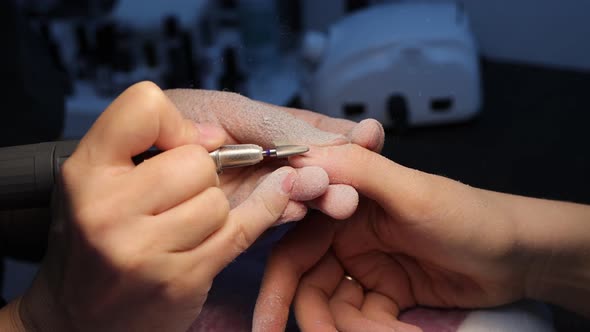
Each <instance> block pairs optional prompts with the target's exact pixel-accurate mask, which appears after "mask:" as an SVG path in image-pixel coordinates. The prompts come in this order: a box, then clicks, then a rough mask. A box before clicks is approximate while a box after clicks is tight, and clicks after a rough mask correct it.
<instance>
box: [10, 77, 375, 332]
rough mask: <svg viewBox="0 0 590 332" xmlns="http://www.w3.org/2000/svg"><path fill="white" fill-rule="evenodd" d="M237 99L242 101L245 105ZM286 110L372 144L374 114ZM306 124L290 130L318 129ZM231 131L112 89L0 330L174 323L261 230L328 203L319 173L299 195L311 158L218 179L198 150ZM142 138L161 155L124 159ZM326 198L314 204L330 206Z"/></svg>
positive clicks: (155, 94)
mask: <svg viewBox="0 0 590 332" xmlns="http://www.w3.org/2000/svg"><path fill="white" fill-rule="evenodd" d="M219 94H221V95H227V94H223V93H219ZM219 94H217V95H216V94H214V95H213V96H212V97H213V98H215V97H219V96H220V95H219ZM237 100H238V101H239V102H238V103H239V105H240V106H247V104H248V103H255V102H253V101H250V100H248V99H246V98H239V99H237ZM244 104H246V105H244ZM268 111H269V112H270V111H280V112H285V111H289V112H291V111H292V110H285V109H280V108H273V107H271V106H268ZM191 112H195V109H191ZM292 113H294V114H295V115H296V116H299V117H300V118H302V119H304V120H305V121H307V122H310V123H312V124H316V125H317V126H318V127H322V126H325V127H329V128H331V129H334V128H337V129H338V130H337V131H338V132H340V133H341V135H340V134H339V135H333V134H331V135H332V136H333V137H335V138H336V139H335V140H333V141H322V142H316V143H318V144H319V143H322V144H343V143H346V142H347V141H351V140H352V141H356V142H359V143H361V144H363V143H364V145H365V146H367V147H371V146H372V145H373V147H374V148H378V145H379V144H378V143H379V142H382V136H383V135H382V134H383V133H382V129H381V128H380V126H377V127H375V125H374V123H373V124H371V123H368V124H367V123H365V124H364V125H358V126H357V125H356V124H354V123H352V122H349V121H342V120H334V121H331V120H329V119H328V118H324V117H320V116H315V115H312V114H308V113H306V112H304V111H292ZM184 114H185V115H186V113H184ZM293 120H296V118H295V117H293ZM297 121H300V122H303V120H297ZM285 125H287V123H285ZM308 126H309V128H305V130H306V132H302V133H300V135H303V134H305V133H312V134H314V135H315V137H316V138H322V135H320V134H319V133H318V132H320V131H319V130H318V129H316V127H314V126H313V125H308ZM300 128H304V127H302V126H301V125H300ZM359 128H360V129H359ZM362 128H368V129H369V131H370V132H371V133H372V134H370V135H367V134H366V133H365V132H368V131H366V130H364V129H362ZM232 130H233V129H232V127H231V126H229V127H228V126H226V127H224V128H223V129H220V128H218V127H214V126H211V125H199V126H195V124H194V121H190V120H187V119H183V118H182V116H181V113H179V112H178V108H177V107H176V106H175V104H174V103H173V102H171V101H170V100H169V98H168V97H167V96H166V95H164V94H163V93H162V91H161V90H159V88H157V87H156V86H155V85H153V84H151V83H140V84H137V85H135V86H133V87H131V88H130V89H128V90H127V91H126V92H125V93H124V94H123V95H121V96H120V97H119V98H117V100H115V101H114V102H113V104H111V105H110V106H109V108H108V109H107V110H106V111H105V112H104V113H103V114H102V115H101V117H100V118H99V120H97V122H96V123H95V125H94V126H93V127H92V129H91V130H90V132H89V133H88V134H87V135H86V136H85V137H84V139H82V141H81V142H80V145H79V147H78V149H77V150H76V152H75V153H74V154H73V155H72V156H71V157H70V158H69V159H68V161H67V162H66V163H65V164H64V166H63V168H62V175H63V188H64V196H65V200H64V201H62V202H61V203H63V205H64V206H63V207H61V206H60V207H58V209H57V211H59V212H61V214H62V215H60V216H58V218H57V220H59V221H60V222H58V223H56V225H54V227H53V234H52V235H53V236H52V239H51V242H50V249H49V253H48V255H47V257H46V259H45V261H44V263H43V266H42V268H41V272H40V273H39V275H38V276H37V278H36V280H35V282H34V284H33V286H32V287H31V289H30V290H29V291H27V293H26V294H25V295H24V296H23V297H21V298H18V299H17V300H15V301H14V302H12V303H11V304H9V305H8V306H7V307H5V308H3V309H2V310H1V311H0V327H2V330H7V331H23V330H28V331H34V330H38V329H43V330H48V329H49V330H75V329H83V330H86V331H91V330H92V329H95V330H109V331H117V330H124V331H134V330H150V329H154V328H156V329H164V330H166V331H175V330H178V331H184V330H186V329H187V328H188V326H189V325H190V323H191V322H192V321H193V320H194V319H195V317H197V316H198V314H199V312H200V310H201V307H202V305H203V303H204V301H205V299H206V296H207V292H208V290H209V288H210V287H211V281H212V279H213V277H214V276H215V275H216V274H217V273H218V272H219V271H220V270H221V269H222V268H223V267H224V266H225V265H226V264H227V263H229V262H230V261H232V260H233V259H234V258H235V257H236V256H237V255H239V254H240V253H241V252H242V251H243V250H245V249H246V248H247V247H248V246H249V245H250V244H252V242H253V241H254V240H255V239H256V238H257V237H258V236H259V235H260V234H261V233H262V232H263V231H264V230H266V229H267V228H268V227H270V226H271V225H273V224H275V223H276V222H277V221H278V222H281V221H288V220H294V219H297V218H301V217H302V216H303V215H304V214H305V212H306V210H307V207H306V206H305V205H304V204H302V202H301V201H302V200H303V201H305V200H308V199H312V200H313V199H320V201H318V202H317V203H313V202H310V204H311V205H313V206H316V207H318V208H320V209H321V208H322V202H324V203H326V201H327V203H329V202H330V199H328V200H326V199H321V196H322V194H323V192H329V191H330V190H329V189H330V186H329V183H328V182H327V181H326V183H325V187H324V188H323V189H322V188H320V189H318V190H317V192H316V195H315V196H313V197H305V195H302V192H305V188H306V186H309V185H310V184H313V181H314V179H316V178H317V177H318V176H320V175H321V174H324V175H325V172H324V171H323V170H321V169H319V168H317V167H310V168H305V167H304V168H302V169H300V170H295V169H292V168H290V167H280V166H282V165H281V164H280V163H274V164H272V165H260V166H259V167H254V168H252V170H246V169H244V170H236V171H235V172H227V173H225V174H223V175H222V176H221V177H220V178H219V177H217V175H216V174H215V168H214V166H213V163H212V161H211V159H210V157H209V156H208V153H207V151H211V150H213V149H215V148H217V147H219V146H220V145H221V144H223V143H240V142H241V141H239V139H235V138H234V137H235V136H238V137H239V136H240V133H239V132H236V131H232ZM285 130H286V128H285ZM346 133H348V134H349V135H348V136H344V134H346ZM242 134H243V133H242ZM327 134H328V133H325V134H324V136H326V135H327ZM373 134H374V135H373ZM376 135H377V136H378V135H380V136H381V138H380V139H379V138H375V137H376ZM228 136H231V137H229V138H228ZM242 137H247V136H242ZM351 137H352V138H351ZM271 138H272V137H271ZM274 138H276V139H280V138H281V137H274ZM248 143H258V144H263V143H264V142H256V141H255V142H248ZM308 143H309V144H312V143H314V142H313V141H312V142H308ZM152 145H156V146H158V147H159V148H160V149H162V150H166V152H164V153H162V154H160V155H158V156H156V157H153V158H151V159H150V160H148V161H145V162H144V163H142V164H140V165H138V166H135V165H133V164H132V162H131V156H133V155H136V154H138V153H140V152H142V151H145V150H146V149H148V148H149V147H151V146H152ZM277 168H278V170H277ZM318 174H319V175H318ZM326 176H327V175H326ZM219 186H221V188H220V187H219ZM343 187H346V188H348V189H344V190H341V192H345V193H348V198H350V197H353V198H355V197H358V196H355V195H356V191H354V189H352V188H351V187H349V186H342V185H339V186H335V187H333V188H343ZM316 189H317V188H316ZM298 192H299V193H298ZM351 193H354V194H351ZM335 197H336V198H337V197H338V196H337V195H336V196H335ZM353 203H354V204H355V205H354V206H353V207H352V209H350V212H349V213H348V214H350V213H352V211H353V210H354V207H355V206H356V201H354V202H353ZM348 205H350V204H348ZM331 206H332V205H330V204H327V205H325V206H323V207H325V208H324V211H326V212H327V213H329V214H330V213H331V211H332V210H331ZM230 208H231V210H230ZM338 213H339V212H338V211H335V213H332V215H335V216H338ZM340 215H341V216H342V217H346V213H344V214H340ZM138 235H141V236H138Z"/></svg>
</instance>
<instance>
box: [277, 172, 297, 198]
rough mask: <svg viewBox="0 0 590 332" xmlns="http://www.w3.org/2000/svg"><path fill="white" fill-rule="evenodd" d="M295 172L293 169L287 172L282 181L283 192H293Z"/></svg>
mask: <svg viewBox="0 0 590 332" xmlns="http://www.w3.org/2000/svg"><path fill="white" fill-rule="evenodd" d="M295 176H296V174H295V172H293V171H291V172H289V174H287V176H285V178H284V179H283V182H282V183H281V189H282V191H283V194H289V193H290V192H291V190H293V184H294V183H295Z"/></svg>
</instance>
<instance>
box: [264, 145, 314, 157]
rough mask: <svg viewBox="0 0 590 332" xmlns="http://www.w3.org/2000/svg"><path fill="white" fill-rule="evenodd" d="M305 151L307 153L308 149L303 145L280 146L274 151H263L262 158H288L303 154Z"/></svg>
mask: <svg viewBox="0 0 590 332" xmlns="http://www.w3.org/2000/svg"><path fill="white" fill-rule="evenodd" d="M307 151H309V148H308V147H307V146H305V145H281V146H277V147H276V148H274V149H267V150H264V156H265V157H274V158H288V157H291V156H297V155H300V154H304V153H306V152H307Z"/></svg>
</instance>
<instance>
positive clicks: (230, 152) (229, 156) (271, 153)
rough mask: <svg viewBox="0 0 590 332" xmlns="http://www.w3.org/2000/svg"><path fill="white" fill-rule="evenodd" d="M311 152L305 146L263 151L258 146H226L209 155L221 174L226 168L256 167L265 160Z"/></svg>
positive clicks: (285, 146) (290, 146)
mask: <svg viewBox="0 0 590 332" xmlns="http://www.w3.org/2000/svg"><path fill="white" fill-rule="evenodd" d="M307 151H309V148H308V147H307V146H305V145H280V146H277V147H275V148H272V149H266V150H265V149H263V148H262V147H260V146H258V145H256V144H235V145H224V146H222V147H220V148H219V149H217V150H215V151H213V152H211V153H209V155H210V156H211V158H213V161H215V165H216V166H217V172H218V173H221V172H222V171H223V170H224V169H226V168H233V167H243V166H250V165H255V164H258V163H259V162H261V161H262V160H264V158H265V157H266V158H287V157H290V156H296V155H300V154H303V153H305V152H307Z"/></svg>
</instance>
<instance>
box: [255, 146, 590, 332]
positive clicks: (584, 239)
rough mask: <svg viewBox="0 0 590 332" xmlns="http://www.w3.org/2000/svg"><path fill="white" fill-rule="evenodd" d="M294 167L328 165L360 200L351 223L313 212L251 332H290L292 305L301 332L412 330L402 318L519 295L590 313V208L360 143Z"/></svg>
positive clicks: (282, 259) (271, 279) (288, 248)
mask: <svg viewBox="0 0 590 332" xmlns="http://www.w3.org/2000/svg"><path fill="white" fill-rule="evenodd" d="M292 163H293V165H294V166H304V165H318V166H321V167H323V168H324V169H325V170H326V171H327V172H328V174H329V175H330V178H331V181H332V182H341V183H347V184H351V185H353V186H354V187H355V188H357V190H358V191H359V193H361V196H362V197H361V202H360V204H359V208H358V209H357V211H356V212H355V214H354V215H353V216H352V217H351V218H349V219H348V220H345V221H333V220H327V219H329V218H326V217H325V216H323V215H321V214H316V215H314V216H313V218H310V219H309V220H305V221H303V222H301V223H300V224H298V225H297V227H296V229H295V230H294V231H293V232H292V233H290V234H288V235H287V237H285V238H284V239H283V241H282V242H281V243H280V244H279V245H278V247H277V248H276V250H275V251H274V253H273V255H272V256H271V258H270V260H269V262H268V265H267V271H266V273H265V278H264V281H263V285H262V289H261V292H260V295H259V298H258V301H257V307H256V311H255V318H254V330H255V331H282V330H283V328H284V325H285V321H286V319H287V315H288V311H289V306H290V304H291V301H292V300H293V298H295V300H294V301H295V306H294V308H295V314H296V317H297V321H298V323H299V325H300V327H301V328H302V330H303V331H335V330H338V331H392V330H395V331H416V330H418V328H416V327H414V326H411V325H408V324H405V323H402V322H399V321H398V320H397V316H398V314H399V312H400V311H401V310H404V309H408V308H410V307H412V306H415V305H418V304H420V305H425V306H433V307H445V308H453V307H460V308H474V307H488V306H496V305H500V304H505V303H509V302H512V301H514V300H517V299H521V298H523V297H529V298H534V299H538V300H544V301H550V302H553V303H556V304H560V305H564V306H566V307H569V308H570V309H571V310H574V311H577V312H580V313H583V314H587V315H588V314H589V313H590V303H589V302H588V300H587V299H588V298H589V297H588V296H589V295H590V287H588V284H590V280H589V279H590V277H589V276H590V261H589V260H588V258H587V257H588V256H587V253H588V252H590V235H589V233H588V228H587V227H588V218H589V216H590V207H588V206H583V205H578V204H571V203H563V202H554V201H546V200H539V199H532V198H525V197H519V196H512V195H506V194H500V193H495V192H490V191H485V190H480V189H476V188H472V187H469V186H467V185H464V184H461V183H458V182H456V181H452V180H449V179H446V178H443V177H439V176H435V175H430V174H426V173H422V172H419V171H416V170H413V169H408V168H406V167H403V166H400V165H398V164H396V163H394V162H392V161H390V160H388V159H386V158H384V157H382V156H380V155H378V154H376V153H372V152H370V151H368V150H365V149H362V148H361V147H359V146H356V145H342V146H337V147H326V148H316V149H314V150H313V151H310V153H309V154H308V155H306V156H302V157H297V158H294V159H293V160H292ZM345 276H350V277H352V280H350V279H349V278H345Z"/></svg>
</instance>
